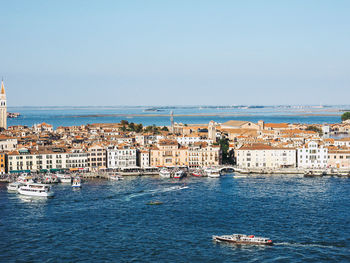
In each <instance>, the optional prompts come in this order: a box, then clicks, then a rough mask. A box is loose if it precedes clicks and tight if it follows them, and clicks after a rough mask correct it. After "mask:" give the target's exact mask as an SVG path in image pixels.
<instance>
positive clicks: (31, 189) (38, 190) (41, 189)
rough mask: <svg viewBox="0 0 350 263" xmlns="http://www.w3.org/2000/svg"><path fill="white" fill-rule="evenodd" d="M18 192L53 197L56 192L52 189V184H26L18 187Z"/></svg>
mask: <svg viewBox="0 0 350 263" xmlns="http://www.w3.org/2000/svg"><path fill="white" fill-rule="evenodd" d="M18 193H20V194H21V195H29V196H40V197H52V196H53V195H54V192H53V191H52V190H51V186H49V185H45V184H36V183H32V184H26V185H23V186H21V187H20V188H19V189H18Z"/></svg>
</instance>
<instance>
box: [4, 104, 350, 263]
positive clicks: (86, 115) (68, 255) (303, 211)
mask: <svg viewBox="0 0 350 263" xmlns="http://www.w3.org/2000/svg"><path fill="white" fill-rule="evenodd" d="M339 108H340V107H327V108H322V109H320V108H312V107H310V108H308V107H304V108H298V107H295V108H286V107H282V106H281V107H263V108H261V107H246V106H244V107H243V106H242V107H221V108H220V107H201V106H199V107H157V108H156V109H155V108H147V107H13V108H9V111H10V112H19V113H21V116H20V117H19V118H16V119H9V120H8V124H9V125H28V126H31V125H33V124H35V123H41V122H46V123H50V124H52V125H54V127H58V126H69V125H82V124H87V123H102V122H119V121H120V120H122V119H126V120H128V121H129V122H135V123H142V124H143V125H145V126H146V125H152V124H156V125H169V124H170V119H169V114H170V112H171V111H173V112H174V120H175V122H181V123H188V124H189V123H208V122H209V121H210V120H214V121H217V122H224V121H227V120H232V119H233V120H249V121H255V122H256V121H258V120H264V121H265V122H289V123H336V122H340V115H341V112H340V111H339ZM193 115H195V116H193ZM233 175H234V174H226V175H224V176H221V177H220V178H193V177H188V178H185V179H183V180H181V181H179V180H174V179H162V178H159V176H154V177H147V176H141V177H127V178H125V179H124V180H122V181H106V180H102V179H95V180H89V181H85V182H83V185H82V188H81V189H80V190H73V189H72V188H71V186H70V185H64V184H58V185H54V186H53V190H54V192H55V196H54V198H50V199H46V198H25V197H23V196H20V195H18V194H14V193H9V192H7V190H6V184H5V183H0V262H350V209H349V203H350V179H348V178H338V177H327V178H325V177H322V178H321V177H320V178H303V177H299V176H295V175H273V176H271V175H269V176H266V175H249V176H247V177H245V178H233ZM180 186H187V188H182V187H180ZM154 201H159V202H162V204H160V205H148V203H149V202H154ZM233 233H241V234H252V235H256V236H263V237H268V238H270V239H272V240H273V242H274V246H271V247H266V246H247V245H230V244H225V243H216V242H213V241H212V236H213V235H224V234H233Z"/></svg>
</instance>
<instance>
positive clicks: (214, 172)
mask: <svg viewBox="0 0 350 263" xmlns="http://www.w3.org/2000/svg"><path fill="white" fill-rule="evenodd" d="M204 172H205V173H206V175H207V176H208V177H211V178H217V177H220V170H219V169H215V168H207V169H205V170H204Z"/></svg>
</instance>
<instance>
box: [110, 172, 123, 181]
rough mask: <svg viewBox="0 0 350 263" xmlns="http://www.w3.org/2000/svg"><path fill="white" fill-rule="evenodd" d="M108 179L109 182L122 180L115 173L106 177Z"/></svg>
mask: <svg viewBox="0 0 350 263" xmlns="http://www.w3.org/2000/svg"><path fill="white" fill-rule="evenodd" d="M108 178H109V180H112V181H119V180H123V179H124V177H123V176H121V175H120V174H117V173H115V174H110V175H109V176H108Z"/></svg>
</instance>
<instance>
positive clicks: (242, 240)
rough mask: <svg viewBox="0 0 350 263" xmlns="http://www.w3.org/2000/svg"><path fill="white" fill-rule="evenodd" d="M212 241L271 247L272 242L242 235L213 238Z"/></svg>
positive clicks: (264, 238)
mask: <svg viewBox="0 0 350 263" xmlns="http://www.w3.org/2000/svg"><path fill="white" fill-rule="evenodd" d="M213 240H214V241H216V242H229V243H234V244H242V245H268V246H271V245H273V242H272V240H270V239H269V238H266V237H256V236H254V235H243V234H233V235H223V236H213Z"/></svg>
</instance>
